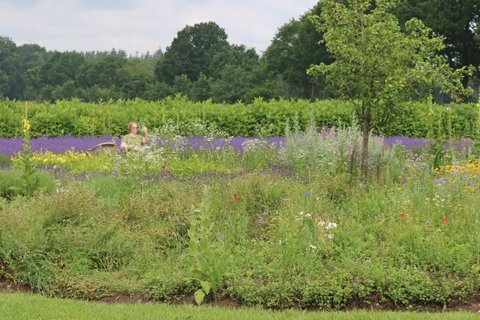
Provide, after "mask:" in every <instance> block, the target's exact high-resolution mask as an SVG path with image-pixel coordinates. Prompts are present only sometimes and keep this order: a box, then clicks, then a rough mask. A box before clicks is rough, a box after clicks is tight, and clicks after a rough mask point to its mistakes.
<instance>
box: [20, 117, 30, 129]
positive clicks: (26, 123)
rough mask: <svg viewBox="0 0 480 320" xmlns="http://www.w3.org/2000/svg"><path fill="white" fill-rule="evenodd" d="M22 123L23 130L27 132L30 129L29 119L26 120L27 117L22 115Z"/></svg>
mask: <svg viewBox="0 0 480 320" xmlns="http://www.w3.org/2000/svg"><path fill="white" fill-rule="evenodd" d="M22 123H23V132H29V131H30V121H29V120H28V118H27V117H26V116H25V117H23V120H22Z"/></svg>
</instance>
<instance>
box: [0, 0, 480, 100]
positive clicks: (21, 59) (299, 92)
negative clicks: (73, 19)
mask: <svg viewBox="0 0 480 320" xmlns="http://www.w3.org/2000/svg"><path fill="white" fill-rule="evenodd" d="M321 11H322V8H321V5H320V4H317V5H316V6H315V7H313V8H312V9H311V10H309V11H307V12H306V13H305V14H304V15H302V16H301V17H299V18H298V19H291V20H290V21H289V22H287V23H285V24H284V25H283V26H281V27H280V28H279V29H278V31H277V33H276V35H275V37H274V38H273V39H272V41H271V43H270V45H269V46H268V48H267V49H266V50H265V51H264V52H263V53H262V54H261V55H260V54H259V53H257V52H256V51H255V49H252V48H247V47H246V46H244V45H236V44H230V43H229V42H228V36H227V34H226V32H225V30H224V29H223V28H221V27H220V26H219V25H217V24H216V23H215V22H204V23H198V24H195V25H193V26H186V27H185V28H183V29H182V30H180V31H179V32H178V33H177V36H176V37H175V38H174V39H173V41H172V43H171V44H170V46H168V47H167V48H166V49H165V51H162V50H160V49H159V50H158V51H157V52H155V53H153V54H150V53H146V54H143V55H141V56H127V54H126V53H125V52H124V51H121V50H111V51H110V52H75V51H71V52H58V51H47V50H46V49H45V48H43V47H41V46H39V45H37V44H24V45H20V46H17V45H16V44H15V42H14V41H13V40H11V39H9V38H7V37H0V98H3V99H5V98H8V99H11V100H13V99H16V100H37V101H45V100H47V101H54V100H58V99H70V98H73V97H76V98H79V99H81V100H82V101H87V102H95V101H99V100H109V99H134V98H142V99H145V100H160V99H163V98H165V97H167V96H173V95H175V94H178V93H180V94H182V95H184V96H186V97H188V98H189V99H191V100H193V101H203V100H207V99H212V100H213V101H214V102H227V103H234V102H236V101H239V100H241V101H244V102H250V101H252V100H253V99H254V98H255V97H263V98H265V99H272V98H280V97H283V98H293V99H296V98H303V99H324V98H333V97H336V90H335V88H333V87H332V86H330V85H329V84H328V83H327V82H325V80H324V78H323V77H318V78H313V77H311V76H309V75H307V73H306V70H307V69H308V68H309V67H310V66H311V65H314V64H320V63H326V64H328V63H330V62H331V61H332V60H333V59H334V57H332V56H331V55H330V54H329V53H328V52H327V49H326V46H325V43H324V42H322V40H323V34H322V33H321V32H318V31H317V30H316V28H315V26H314V24H313V23H312V21H311V19H310V16H311V15H320V14H321ZM395 14H396V16H397V17H398V19H399V21H400V22H403V21H407V20H408V19H410V18H412V17H417V18H419V19H421V20H422V21H424V23H425V24H426V25H427V26H429V27H430V28H432V29H433V30H434V32H435V33H436V34H437V35H439V36H442V37H444V41H445V44H446V46H445V49H444V51H443V55H444V56H445V57H446V59H447V61H448V63H449V64H450V65H451V66H452V67H454V68H459V67H463V66H467V65H472V66H475V67H476V68H477V70H478V67H479V66H480V30H479V28H478V26H479V23H480V21H479V20H480V4H479V2H478V0H465V1H462V2H461V3H460V2H458V1H455V0H443V1H435V0H423V1H414V0H406V1H403V2H401V4H400V5H399V6H398V7H397V8H396V9H395ZM478 79H479V75H478V71H477V74H476V75H475V76H473V77H470V78H468V77H465V78H464V79H463V84H464V86H473V87H478Z"/></svg>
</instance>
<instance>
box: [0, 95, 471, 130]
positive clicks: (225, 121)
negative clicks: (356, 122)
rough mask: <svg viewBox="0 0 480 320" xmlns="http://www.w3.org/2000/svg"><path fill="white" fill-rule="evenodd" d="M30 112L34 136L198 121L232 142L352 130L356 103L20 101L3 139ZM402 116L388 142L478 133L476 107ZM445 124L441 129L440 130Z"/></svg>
mask: <svg viewBox="0 0 480 320" xmlns="http://www.w3.org/2000/svg"><path fill="white" fill-rule="evenodd" d="M25 108H27V109H28V115H29V118H30V119H31V124H32V128H31V133H32V136H33V137H38V136H58V135H73V136H103V135H113V136H118V135H122V134H125V132H126V127H127V124H128V122H130V121H132V120H136V121H139V122H142V123H145V124H146V125H147V126H148V127H149V128H155V127H161V126H162V125H164V124H165V123H167V122H168V121H169V119H170V121H179V122H188V121H190V120H192V119H201V120H202V121H205V122H208V123H213V124H215V125H216V126H217V128H218V129H221V130H223V131H224V132H227V133H228V134H229V135H232V136H255V135H257V134H258V128H260V127H262V126H263V127H265V128H268V132H269V133H270V135H275V136H281V135H283V134H284V130H285V126H286V123H287V122H290V123H292V122H293V120H294V119H295V118H296V119H297V121H298V124H299V125H300V127H302V128H303V127H305V126H306V125H307V123H308V122H309V120H310V119H312V117H313V118H314V120H315V121H316V123H317V124H318V125H319V126H329V127H331V126H339V125H345V124H347V125H348V124H350V123H351V122H352V115H353V103H352V102H348V101H339V100H319V101H314V102H309V101H306V100H295V101H293V100H291V101H289V100H271V101H264V100H262V99H257V100H255V101H253V102H252V103H249V104H244V103H240V102H239V103H236V104H233V105H232V104H218V103H213V102H211V101H205V102H192V101H189V100H187V99H186V98H183V97H175V98H167V99H164V100H161V101H158V102H148V101H143V100H138V99H136V100H126V101H116V102H112V101H109V102H100V103H97V104H92V103H83V102H80V101H79V100H71V101H70V100H62V101H57V102H56V103H47V102H45V103H32V102H28V103H26V102H17V101H8V100H6V101H2V102H0V119H1V121H0V136H1V137H6V138H12V137H20V136H21V133H22V128H21V118H22V116H23V115H24V112H25ZM404 110H405V112H403V113H402V114H400V115H398V116H397V117H396V118H395V119H394V120H393V121H392V122H391V123H390V124H389V125H388V126H385V127H382V128H376V129H375V131H376V132H377V133H381V134H383V135H385V136H409V137H425V136H426V134H427V132H428V128H429V126H430V127H431V126H432V125H433V127H434V128H435V129H438V128H439V127H440V128H443V129H442V130H443V131H444V132H448V130H449V129H448V128H451V129H450V131H451V134H452V135H453V136H454V137H473V136H474V132H475V130H476V125H475V124H476V117H477V114H476V112H477V111H476V107H475V104H449V105H443V106H440V105H436V106H434V110H433V111H434V112H433V115H432V116H429V113H428V107H427V105H426V104H422V103H405V105H404ZM440 123H441V125H440Z"/></svg>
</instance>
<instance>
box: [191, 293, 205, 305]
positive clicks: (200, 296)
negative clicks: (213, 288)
mask: <svg viewBox="0 0 480 320" xmlns="http://www.w3.org/2000/svg"><path fill="white" fill-rule="evenodd" d="M193 295H194V296H195V302H196V303H197V305H201V304H202V303H203V301H204V300H205V292H203V289H198V290H197V291H195V293H194V294H193Z"/></svg>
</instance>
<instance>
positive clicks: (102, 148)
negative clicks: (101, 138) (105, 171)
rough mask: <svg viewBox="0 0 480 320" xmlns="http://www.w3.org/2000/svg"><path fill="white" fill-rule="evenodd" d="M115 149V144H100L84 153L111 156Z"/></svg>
mask: <svg viewBox="0 0 480 320" xmlns="http://www.w3.org/2000/svg"><path fill="white" fill-rule="evenodd" d="M116 149H117V145H116V144H115V142H102V143H99V144H97V145H96V146H95V147H93V148H90V149H87V150H85V152H87V153H94V154H100V153H110V154H113V153H115V150H116Z"/></svg>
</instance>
